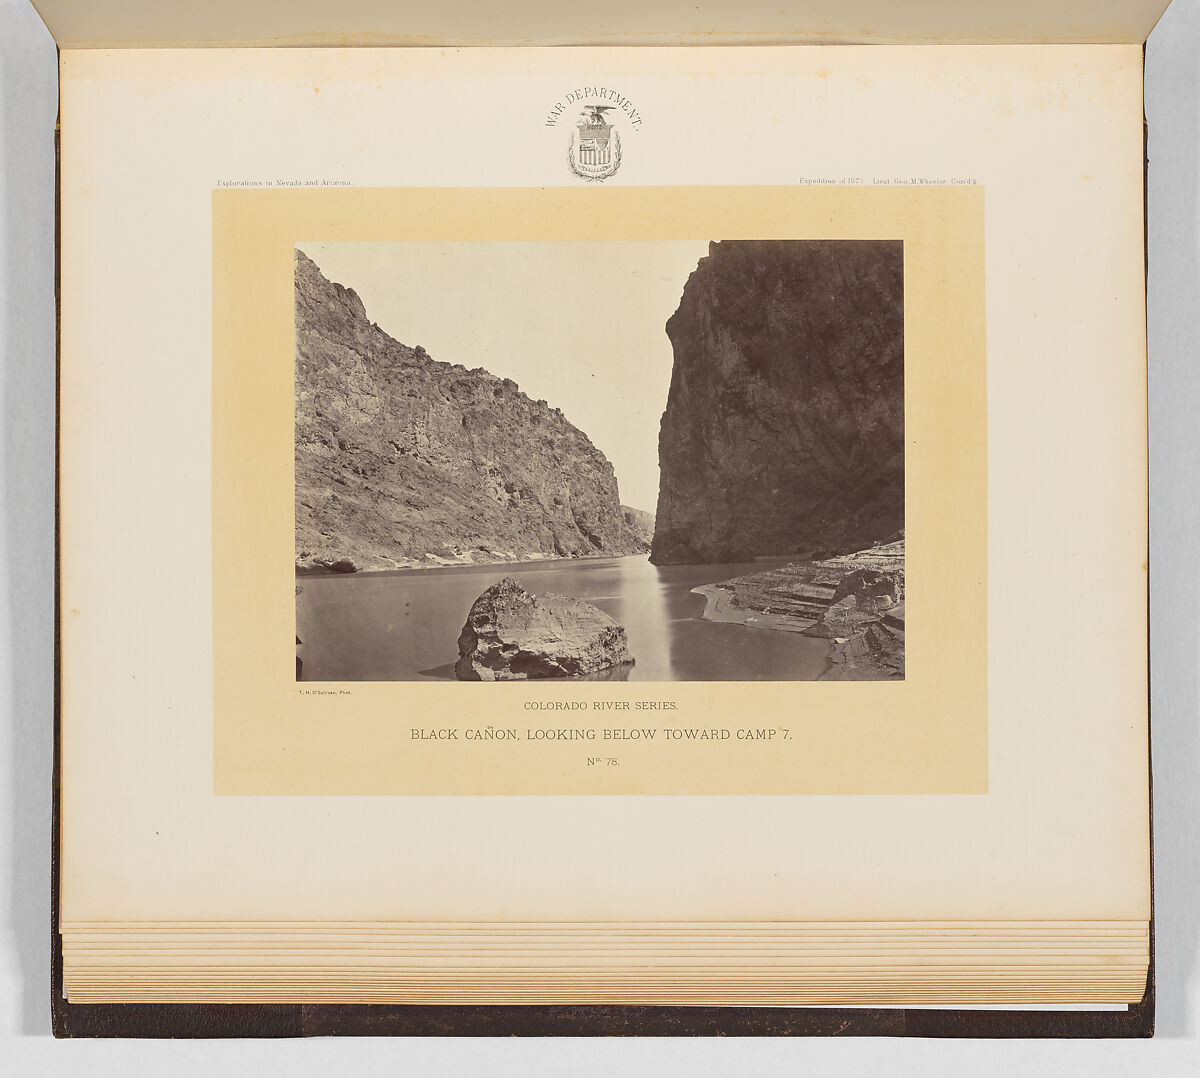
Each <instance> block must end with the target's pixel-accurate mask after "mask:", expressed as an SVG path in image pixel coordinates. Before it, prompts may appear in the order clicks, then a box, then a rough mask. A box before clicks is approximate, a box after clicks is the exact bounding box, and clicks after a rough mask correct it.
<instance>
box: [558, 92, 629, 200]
mask: <svg viewBox="0 0 1200 1078" xmlns="http://www.w3.org/2000/svg"><path fill="white" fill-rule="evenodd" d="M613 107H614V106H612V105H586V106H585V107H584V110H583V112H581V113H580V114H579V120H578V121H577V122H576V124H575V126H574V127H573V128H572V130H571V141H570V144H569V145H568V146H567V167H568V168H569V169H570V170H571V172H572V173H573V174H574V175H576V176H578V177H579V178H580V179H581V180H587V181H588V182H589V183H595V182H597V181H599V180H607V179H608V178H609V176H611V175H613V174H614V173H615V172H616V171H617V169H618V168H620V167H621V134H620V132H619V131H618V130H617V129H616V128H615V127H614V126H613V125H612V124H610V123H609V122H608V120H606V119H605V117H604V114H605V113H606V112H611V111H612V109H613Z"/></svg>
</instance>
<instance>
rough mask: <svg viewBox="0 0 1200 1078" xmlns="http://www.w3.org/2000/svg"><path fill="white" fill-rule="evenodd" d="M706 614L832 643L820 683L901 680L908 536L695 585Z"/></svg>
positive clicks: (712, 617) (722, 620) (706, 615)
mask: <svg viewBox="0 0 1200 1078" xmlns="http://www.w3.org/2000/svg"><path fill="white" fill-rule="evenodd" d="M692 590H693V591H694V592H695V593H696V594H699V595H703V596H704V597H705V599H706V600H707V604H706V606H705V610H704V614H703V616H704V617H705V618H706V619H707V620H709V621H721V622H729V623H733V624H739V625H746V626H749V627H752V628H758V629H776V630H781V631H784V632H793V633H804V634H806V635H808V636H817V637H823V638H825V639H827V640H829V641H830V642H831V643H832V644H833V651H832V653H831V655H830V658H829V666H828V668H827V669H826V671H825V673H824V674H823V675H822V677H821V679H820V680H822V681H898V680H902V679H903V678H904V540H903V538H901V539H898V540H896V541H894V542H890V543H886V544H881V545H879V546H874V547H871V548H870V549H867V550H859V551H855V552H854V553H851V554H841V555H838V556H836V557H832V558H825V559H822V560H820V561H811V562H803V563H792V564H789V565H784V566H781V567H779V568H774V569H767V570H764V571H763V572H761V573H750V574H748V575H746V576H740V577H734V578H733V579H731V580H723V581H721V582H720V583H716V584H705V585H703V586H702V587H698V588H693V589H692Z"/></svg>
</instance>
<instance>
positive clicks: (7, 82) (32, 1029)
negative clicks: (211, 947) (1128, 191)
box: [0, 0, 1200, 1078]
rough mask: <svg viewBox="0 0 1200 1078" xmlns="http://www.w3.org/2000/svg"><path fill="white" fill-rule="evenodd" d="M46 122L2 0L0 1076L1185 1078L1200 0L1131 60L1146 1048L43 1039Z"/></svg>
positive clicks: (1198, 468)
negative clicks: (1146, 764) (1144, 488)
mask: <svg viewBox="0 0 1200 1078" xmlns="http://www.w3.org/2000/svg"><path fill="white" fill-rule="evenodd" d="M56 109H57V97H56V71H55V50H54V43H53V41H52V40H51V38H50V36H49V34H48V33H47V32H46V30H45V27H44V26H43V25H42V23H41V21H40V20H39V19H38V17H37V15H36V13H35V12H34V11H33V8H32V7H30V6H29V3H28V0H0V147H2V148H3V170H2V171H0V203H2V205H0V342H3V361H4V364H3V371H2V374H0V483H2V484H3V505H4V520H3V528H2V529H0V700H2V706H3V710H4V715H3V720H2V721H0V1074H5V1075H13V1076H14V1078H16V1076H25V1075H76V1074H80V1075H82V1074H88V1075H91V1076H101V1078H102V1076H108V1075H158V1074H165V1073H170V1074H173V1075H181V1076H192V1075H205V1076H207V1075H213V1074H220V1075H295V1076H307V1075H328V1074H330V1073H336V1074H354V1075H373V1074H388V1075H394V1074H396V1073H399V1072H401V1071H405V1072H408V1073H416V1074H429V1073H433V1074H438V1075H443V1074H446V1075H450V1074H462V1075H472V1076H478V1075H513V1076H517V1075H520V1076H522V1078H524V1076H528V1075H531V1074H541V1073H545V1074H554V1075H611V1074H616V1073H621V1074H654V1075H660V1074H667V1075H672V1074H687V1075H714V1076H717V1075H720V1076H723V1078H725V1076H732V1075H742V1074H746V1075H749V1074H754V1075H773V1074H781V1075H782V1074H795V1073H798V1072H800V1071H801V1070H803V1071H806V1072H808V1073H812V1074H819V1075H821V1076H823V1078H837V1076H842V1075H867V1074H885V1075H889V1076H891V1075H921V1076H939V1075H954V1076H958V1075H964V1074H969V1075H972V1076H990V1075H1004V1076H1006V1078H1008V1076H1011V1075H1043V1074H1045V1075H1080V1076H1087V1078H1107V1076H1116V1075H1121V1076H1126V1075H1153V1076H1155V1078H1158V1076H1165V1078H1171V1076H1175V1075H1194V1074H1197V1073H1200V978H1198V977H1197V964H1198V959H1200V946H1198V944H1200V843H1198V842H1197V835H1196V827H1197V824H1200V723H1198V718H1200V706H1198V705H1200V663H1198V661H1197V660H1198V658H1200V619H1198V616H1197V611H1198V610H1200V575H1198V574H1197V573H1196V572H1195V569H1194V565H1195V552H1196V550H1197V549H1198V547H1200V497H1198V496H1197V487H1198V486H1200V185H1198V182H1197V180H1198V172H1200V0H1175V2H1174V4H1173V5H1172V7H1171V8H1170V9H1169V10H1168V12H1167V14H1166V16H1165V17H1164V19H1163V21H1162V22H1161V23H1160V24H1159V27H1158V28H1157V29H1156V30H1155V32H1154V34H1153V35H1152V36H1151V38H1150V42H1149V45H1148V51H1147V73H1146V113H1147V119H1148V122H1149V139H1150V141H1149V158H1150V174H1149V274H1150V284H1149V288H1150V419H1151V438H1150V448H1151V609H1152V613H1151V635H1152V648H1153V676H1152V702H1153V738H1154V769H1155V772H1154V783H1155V790H1154V811H1155V842H1156V851H1155V853H1156V887H1157V925H1158V945H1157V952H1158V1034H1157V1036H1156V1038H1155V1039H1154V1040H1153V1041H1151V1042H1086V1041H1071V1042H1063V1041H1057V1042H1056V1041H1041V1042H1034V1041H1005V1042H1001V1041H917V1040H909V1041H903V1040H900V1041H893V1040H887V1039H878V1040H845V1041H839V1040H832V1039H824V1040H795V1041H783V1040H750V1041H746V1040H735V1039H727V1040H678V1041H672V1040H633V1039H630V1040H616V1039H608V1040H575V1041H572V1040H545V1041H519V1040H508V1039H506V1040H392V1041H386V1040H340V1041H339V1040H321V1041H294V1042H288V1041H282V1042H280V1041H258V1042H234V1041H218V1042H212V1041H210V1042H187V1041H181V1042H169V1041H168V1042H153V1041H145V1042H141V1041H109V1042H105V1041H77V1042H55V1041H54V1040H53V1039H52V1038H51V1037H50V1034H49V1029H50V1006H49V972H48V971H49V956H50V947H49V921H48V912H47V911H48V909H49V900H50V894H49V876H50V865H49V848H50V830H49V828H50V766H51V700H52V672H53V654H52V617H51V612H52V611H51V602H52V579H53V496H54V456H53V452H54V302H53V261H52V258H53V209H54V192H53V183H54V153H53V129H54V120H55V113H56ZM1079 631H1080V632H1081V633H1084V634H1086V633H1087V632H1093V631H1103V627H1097V626H1080V627H1079Z"/></svg>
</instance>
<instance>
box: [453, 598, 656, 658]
mask: <svg viewBox="0 0 1200 1078" xmlns="http://www.w3.org/2000/svg"><path fill="white" fill-rule="evenodd" d="M631 662H633V656H632V655H630V653H629V645H628V642H627V641H626V639H625V630H624V629H623V628H622V627H621V626H620V625H618V624H617V623H616V622H615V621H613V619H612V618H610V617H609V616H608V615H607V614H606V613H604V611H603V610H600V609H598V608H597V607H594V606H592V604H591V603H585V602H584V601H583V600H582V599H576V598H573V597H572V596H570V595H554V594H546V595H531V594H530V593H529V592H527V591H526V590H525V589H524V588H523V587H521V585H520V584H518V583H517V582H516V581H515V580H513V578H512V577H510V576H506V577H505V578H504V579H503V580H501V581H500V582H499V583H498V584H493V585H492V586H491V587H490V588H488V590H487V591H485V592H484V593H483V594H482V595H481V596H479V598H478V599H476V600H475V602H474V604H473V605H472V607H471V612H470V613H469V614H468V615H467V622H466V624H465V625H464V626H463V629H462V633H461V634H460V635H459V638H458V662H457V663H456V664H455V666H454V672H455V674H456V675H457V676H458V678H459V680H461V681H522V680H525V679H527V678H546V677H570V676H573V675H579V674H590V673H592V672H593V671H596V670H603V669H605V668H606V667H611V666H617V665H619V664H621V663H631Z"/></svg>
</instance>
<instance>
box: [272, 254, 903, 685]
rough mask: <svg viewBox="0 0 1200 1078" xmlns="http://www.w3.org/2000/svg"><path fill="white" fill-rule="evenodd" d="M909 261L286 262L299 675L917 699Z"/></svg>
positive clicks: (846, 257)
mask: <svg viewBox="0 0 1200 1078" xmlns="http://www.w3.org/2000/svg"><path fill="white" fill-rule="evenodd" d="M903 285H904V255H903V243H902V241H900V240H763V239H736V238H726V239H714V240H708V241H697V242H683V241H652V242H651V241H647V242H602V241H595V242H564V243H550V242H530V243H502V242H474V243H426V242H386V243H385V242H380V243H350V242H342V243H336V242H334V243H318V242H313V243H307V242H300V243H298V244H297V246H296V250H295V347H296V356H295V364H296V365H295V372H296V377H295V483H296V490H295V508H296V550H295V554H296V676H297V679H298V680H300V681H320V682H340V681H347V682H349V681H376V682H395V681H431V682H436V681H439V680H443V681H456V680H457V681H510V680H534V679H546V680H549V681H554V680H560V679H572V680H591V681H600V680H603V681H652V682H671V681H815V680H848V681H879V680H900V679H903V678H904V598H905V591H904V588H905V581H904V480H905V473H904V295H903Z"/></svg>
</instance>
